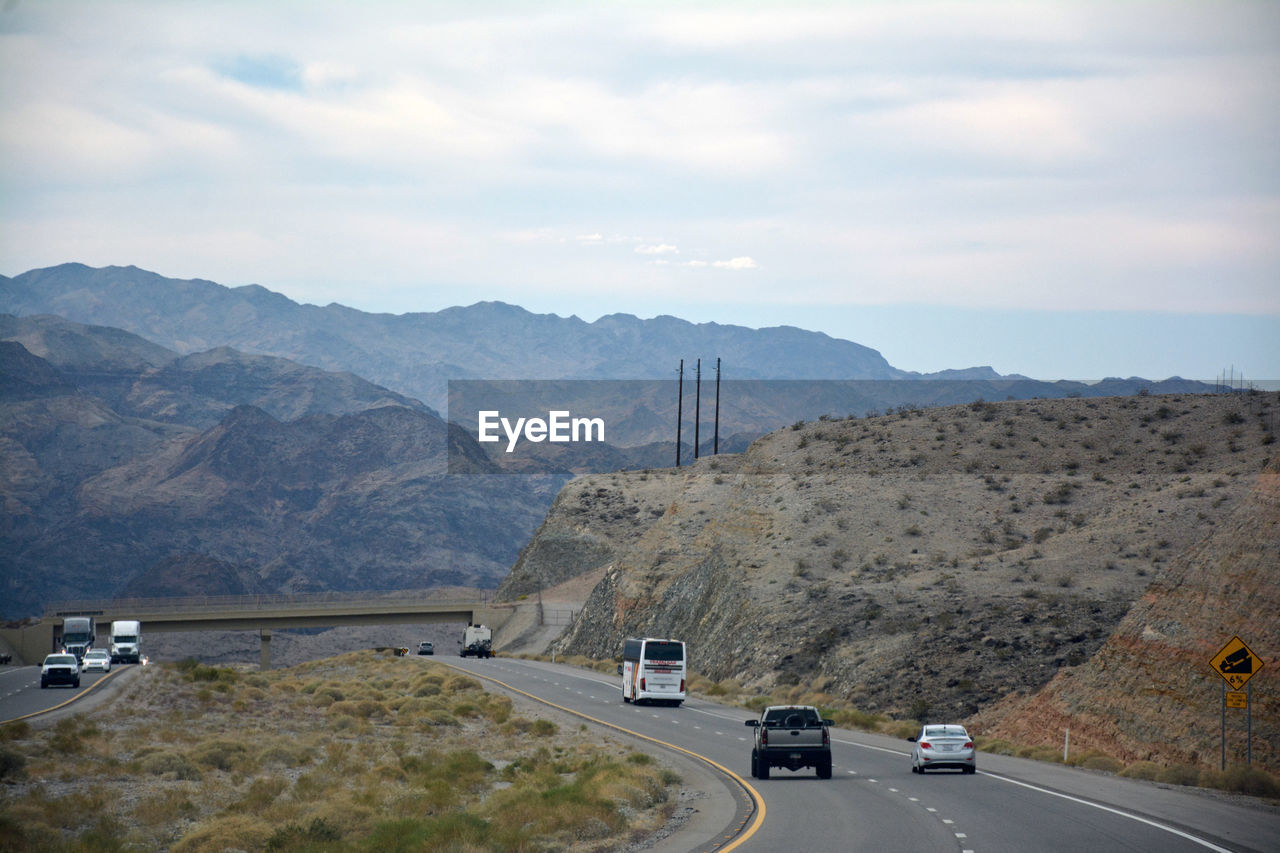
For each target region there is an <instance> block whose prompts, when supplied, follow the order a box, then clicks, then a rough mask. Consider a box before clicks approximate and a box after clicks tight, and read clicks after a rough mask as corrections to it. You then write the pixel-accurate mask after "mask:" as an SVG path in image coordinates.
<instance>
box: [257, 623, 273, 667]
mask: <svg viewBox="0 0 1280 853" xmlns="http://www.w3.org/2000/svg"><path fill="white" fill-rule="evenodd" d="M258 636H259V637H260V638H261V640H262V653H261V655H262V656H261V657H260V658H259V659H258V669H261V670H262V671H263V672H266V671H267V670H268V669H271V630H270V629H269V628H260V629H259V630H258Z"/></svg>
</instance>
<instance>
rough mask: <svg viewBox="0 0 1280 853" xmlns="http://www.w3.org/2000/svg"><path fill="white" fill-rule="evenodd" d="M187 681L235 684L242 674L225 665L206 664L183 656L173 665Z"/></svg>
mask: <svg viewBox="0 0 1280 853" xmlns="http://www.w3.org/2000/svg"><path fill="white" fill-rule="evenodd" d="M173 666H174V668H175V669H176V670H177V671H178V674H179V675H181V676H182V677H183V678H184V679H186V680H187V681H190V682H192V683H199V682H212V683H216V684H221V685H223V686H224V687H226V686H230V685H232V684H235V683H236V681H237V680H238V679H239V677H240V674H239V673H238V672H236V671H235V670H234V669H230V668H229V667H225V666H206V665H204V664H202V663H200V661H198V660H196V659H195V658H183V659H182V660H180V661H178V662H177V663H176V664H174V665H173Z"/></svg>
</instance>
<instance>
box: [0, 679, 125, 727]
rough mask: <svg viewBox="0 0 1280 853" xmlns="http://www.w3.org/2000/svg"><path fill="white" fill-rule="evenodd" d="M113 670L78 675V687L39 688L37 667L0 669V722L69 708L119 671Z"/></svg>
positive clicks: (59, 685) (52, 686) (51, 686)
mask: <svg viewBox="0 0 1280 853" xmlns="http://www.w3.org/2000/svg"><path fill="white" fill-rule="evenodd" d="M121 670H122V668H121V667H112V669H111V672H110V673H108V674H104V673H101V672H85V673H81V675H80V686H79V687H78V688H76V687H70V686H64V685H61V684H53V685H50V686H48V687H46V688H44V689H43V690H42V689H41V688H40V667H38V666H5V667H0V723H4V722H8V721H10V720H16V719H25V718H27V717H31V716H35V715H37V714H41V713H43V712H46V711H51V710H53V709H55V708H60V707H63V706H68V705H69V704H70V703H71V702H73V701H75V700H77V699H80V698H81V697H83V696H85V695H87V694H88V693H89V692H90V691H92V690H95V689H96V688H97V687H98V683H99V682H101V681H104V680H105V679H108V678H110V677H111V676H113V675H116V674H118V673H119V672H121Z"/></svg>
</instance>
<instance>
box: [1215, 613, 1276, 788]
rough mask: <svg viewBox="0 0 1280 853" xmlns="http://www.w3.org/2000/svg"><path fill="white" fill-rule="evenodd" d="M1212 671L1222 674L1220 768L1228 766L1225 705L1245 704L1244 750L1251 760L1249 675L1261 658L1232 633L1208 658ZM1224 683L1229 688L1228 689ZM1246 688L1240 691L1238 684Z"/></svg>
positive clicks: (1242, 705)
mask: <svg viewBox="0 0 1280 853" xmlns="http://www.w3.org/2000/svg"><path fill="white" fill-rule="evenodd" d="M1209 665H1210V666H1211V667H1213V671H1214V672H1216V673H1218V675H1221V676H1222V681H1223V684H1222V725H1221V729H1222V769H1223V770H1224V771H1225V770H1226V769H1227V709H1228V708H1244V713H1245V726H1246V729H1245V731H1246V733H1247V734H1246V737H1247V738H1248V743H1247V745H1246V747H1245V754H1246V757H1247V760H1248V762H1249V764H1253V702H1251V701H1250V700H1251V699H1252V698H1253V685H1251V684H1249V679H1251V678H1253V677H1254V676H1255V675H1257V674H1258V672H1259V671H1261V670H1262V667H1263V661H1262V658H1260V657H1258V656H1257V655H1256V654H1254V653H1253V649H1251V648H1249V647H1248V646H1247V645H1245V642H1244V640H1242V639H1240V638H1239V637H1232V638H1231V639H1230V640H1228V641H1227V644H1226V645H1225V646H1223V647H1222V648H1221V649H1219V650H1218V653H1217V654H1216V655H1214V656H1213V658H1212V659H1210V661H1209ZM1227 685H1230V686H1231V691H1230V692H1228V691H1227ZM1242 687H1244V688H1245V692H1243V693H1241V692H1240V688H1242Z"/></svg>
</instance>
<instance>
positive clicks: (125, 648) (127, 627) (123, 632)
mask: <svg viewBox="0 0 1280 853" xmlns="http://www.w3.org/2000/svg"><path fill="white" fill-rule="evenodd" d="M141 642H142V623H141V622H139V621H137V620H136V619H121V620H118V621H115V622H112V623H111V634H110V643H109V645H110V648H111V662H112V663H140V662H141V661H142V647H141Z"/></svg>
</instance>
